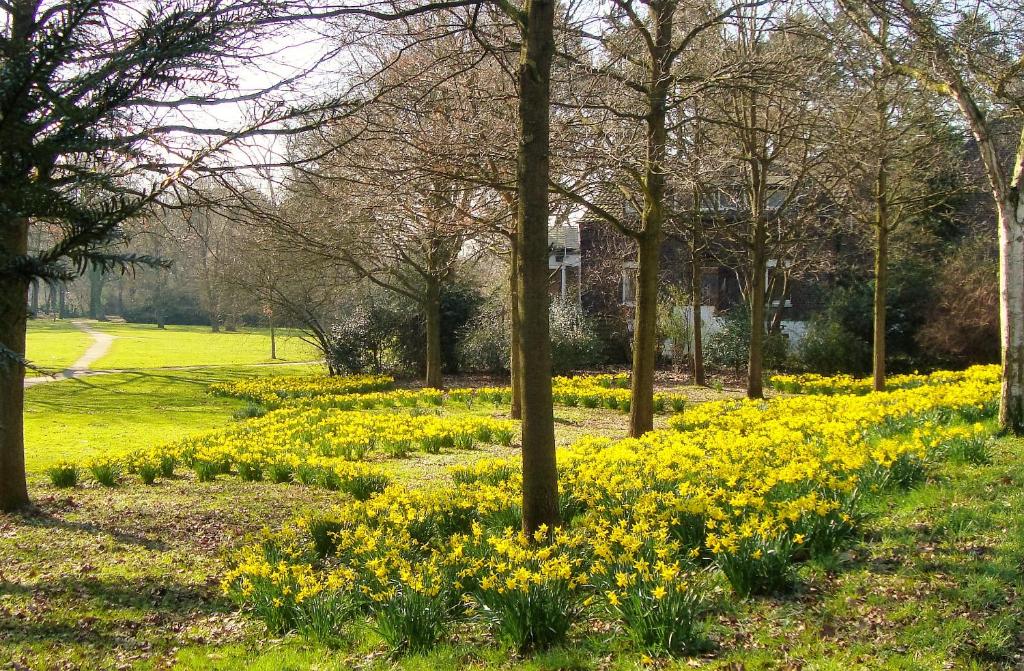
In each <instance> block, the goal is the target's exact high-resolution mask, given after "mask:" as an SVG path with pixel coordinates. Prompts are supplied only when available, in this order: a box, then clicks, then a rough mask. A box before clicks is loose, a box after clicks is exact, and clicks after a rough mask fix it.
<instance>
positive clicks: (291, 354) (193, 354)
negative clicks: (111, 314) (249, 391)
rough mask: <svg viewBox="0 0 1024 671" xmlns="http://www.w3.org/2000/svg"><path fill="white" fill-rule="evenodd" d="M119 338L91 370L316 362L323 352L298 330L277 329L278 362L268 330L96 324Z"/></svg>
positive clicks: (95, 324) (98, 328)
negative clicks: (302, 337) (303, 338)
mask: <svg viewBox="0 0 1024 671" xmlns="http://www.w3.org/2000/svg"><path fill="white" fill-rule="evenodd" d="M93 327H94V328H96V329H97V330H100V331H103V332H104V333H109V334H110V335H113V336H115V337H116V338H117V339H116V340H115V341H114V343H113V345H112V346H111V348H110V352H109V353H108V354H107V355H106V356H104V357H102V358H101V359H99V360H98V361H97V362H96V363H95V364H94V365H93V368H96V369H98V370H102V369H117V370H120V369H138V368H166V367H170V366H244V365H249V364H262V363H274V362H275V361H278V362H297V361H315V360H317V359H319V358H320V355H319V353H318V352H317V351H316V349H315V348H313V347H312V346H311V345H309V343H307V342H305V341H304V340H302V339H301V338H300V337H299V335H300V334H299V332H298V331H297V330H294V329H278V330H277V359H271V358H270V331H269V330H268V329H251V328H245V329H241V330H239V331H237V332H234V333H230V332H227V331H221V332H220V333H212V332H211V331H210V329H209V327H207V326H168V327H167V328H165V329H158V328H157V327H156V326H155V325H152V324H112V323H94V324H93Z"/></svg>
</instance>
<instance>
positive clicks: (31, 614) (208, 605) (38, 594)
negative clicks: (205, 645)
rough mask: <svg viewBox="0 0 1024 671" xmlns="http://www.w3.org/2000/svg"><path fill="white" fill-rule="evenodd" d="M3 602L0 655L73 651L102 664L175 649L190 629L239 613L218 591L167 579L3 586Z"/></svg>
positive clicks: (66, 578) (0, 588)
mask: <svg viewBox="0 0 1024 671" xmlns="http://www.w3.org/2000/svg"><path fill="white" fill-rule="evenodd" d="M0 601H3V602H5V604H6V605H5V608H3V609H0V647H4V646H5V645H7V646H29V647H39V646H44V647H45V648H47V650H52V651H53V654H54V655H60V654H61V652H60V651H61V648H62V647H64V646H75V647H81V648H90V649H94V650H97V651H102V653H101V657H104V658H106V657H108V656H109V655H110V654H111V652H113V651H114V650H122V649H129V650H154V649H169V648H172V647H175V646H177V645H179V644H180V640H181V632H182V631H185V630H186V629H187V628H189V627H190V626H193V625H198V624H200V623H202V622H211V621H215V620H216V619H218V618H220V617H228V616H230V615H231V614H232V613H233V612H234V609H233V606H232V604H231V602H230V601H228V600H227V599H226V598H223V597H221V596H220V595H219V594H218V593H217V591H216V590H215V589H213V588H210V587H207V586H204V585H185V584H180V583H177V582H175V581H173V580H165V579H162V578H128V579H124V580H119V579H98V578H92V577H82V576H61V577H59V578H52V579H50V578H44V579H42V580H40V581H38V582H36V583H34V584H24V583H19V582H6V581H0ZM19 603H20V604H21V605H20V606H19ZM211 618H212V619H211Z"/></svg>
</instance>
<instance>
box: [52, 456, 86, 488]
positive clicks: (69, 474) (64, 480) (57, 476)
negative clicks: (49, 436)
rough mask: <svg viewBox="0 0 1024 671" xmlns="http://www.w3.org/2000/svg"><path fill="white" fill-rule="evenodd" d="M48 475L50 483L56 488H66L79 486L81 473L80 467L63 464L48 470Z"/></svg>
mask: <svg viewBox="0 0 1024 671" xmlns="http://www.w3.org/2000/svg"><path fill="white" fill-rule="evenodd" d="M46 474H47V475H48V476H50V482H51V483H52V484H53V486H54V487H61V488H66V487H74V486H75V485H77V484H78V477H79V471H78V466H76V465H74V464H69V463H66V462H61V463H59V464H57V465H56V466H51V467H50V468H48V469H46Z"/></svg>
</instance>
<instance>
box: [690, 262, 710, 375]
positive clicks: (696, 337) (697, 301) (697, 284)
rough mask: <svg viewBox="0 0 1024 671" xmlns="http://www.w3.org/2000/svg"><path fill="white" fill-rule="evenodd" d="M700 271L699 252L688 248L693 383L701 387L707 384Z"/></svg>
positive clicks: (701, 277)
mask: <svg viewBox="0 0 1024 671" xmlns="http://www.w3.org/2000/svg"><path fill="white" fill-rule="evenodd" d="M703 279H704V278H703V276H702V273H701V262H700V254H699V253H698V252H697V250H696V248H692V247H691V249H690V295H691V298H692V303H693V383H694V384H696V385H699V386H701V387H703V386H704V385H706V384H707V378H706V376H705V374H704V334H703V333H702V332H701V330H702V329H703V328H704V320H703V316H702V315H701V312H700V309H701V304H702V303H703V301H702V296H701V285H702V282H703Z"/></svg>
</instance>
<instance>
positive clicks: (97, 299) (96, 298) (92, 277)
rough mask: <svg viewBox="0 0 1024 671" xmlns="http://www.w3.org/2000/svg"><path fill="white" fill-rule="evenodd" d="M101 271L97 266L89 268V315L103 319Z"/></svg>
mask: <svg viewBox="0 0 1024 671" xmlns="http://www.w3.org/2000/svg"><path fill="white" fill-rule="evenodd" d="M103 280H104V278H103V271H102V270H100V269H99V268H95V267H94V268H91V269H90V270H89V316H90V317H91V318H93V319H97V320H99V321H104V320H105V319H106V315H104V314H103Z"/></svg>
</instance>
